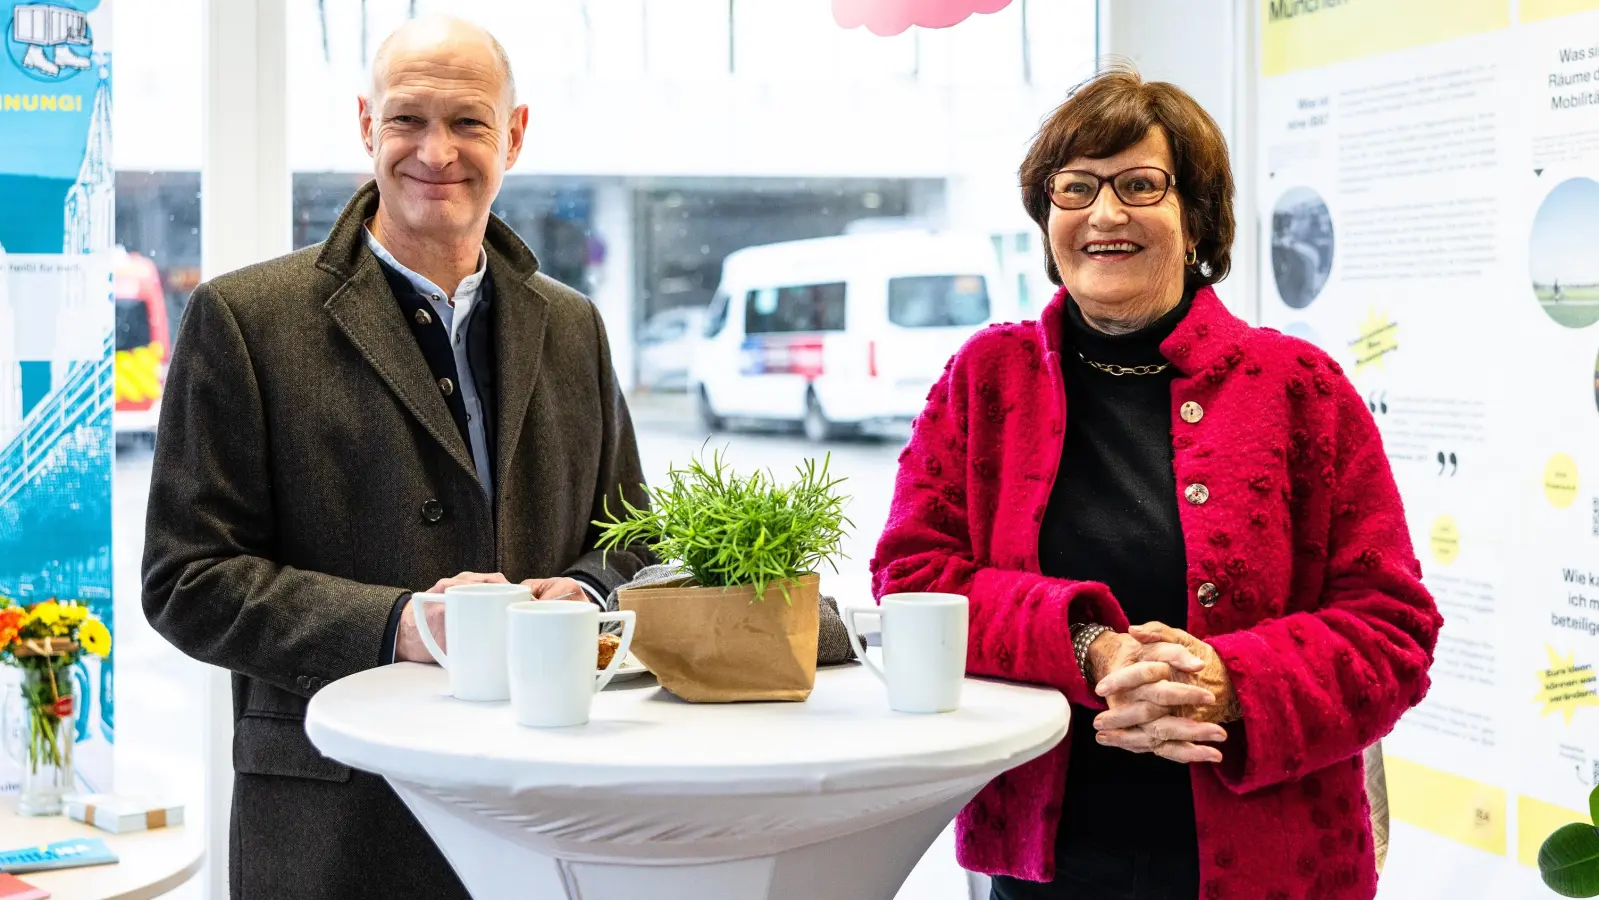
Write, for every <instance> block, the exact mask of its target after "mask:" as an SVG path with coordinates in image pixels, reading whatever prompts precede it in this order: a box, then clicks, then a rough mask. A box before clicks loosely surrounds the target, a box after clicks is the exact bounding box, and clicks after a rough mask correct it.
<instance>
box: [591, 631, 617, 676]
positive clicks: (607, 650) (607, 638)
mask: <svg viewBox="0 0 1599 900" xmlns="http://www.w3.org/2000/svg"><path fill="white" fill-rule="evenodd" d="M620 646H622V641H621V639H620V638H618V637H617V636H616V635H614V634H602V635H600V661H599V663H598V664H597V667H598V668H601V669H603V668H605V667H606V666H608V665H610V664H611V657H613V656H615V655H616V648H617V647H620Z"/></svg>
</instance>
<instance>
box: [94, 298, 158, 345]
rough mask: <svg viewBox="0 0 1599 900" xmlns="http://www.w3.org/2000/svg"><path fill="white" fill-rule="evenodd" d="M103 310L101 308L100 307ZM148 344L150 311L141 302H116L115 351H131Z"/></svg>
mask: <svg viewBox="0 0 1599 900" xmlns="http://www.w3.org/2000/svg"><path fill="white" fill-rule="evenodd" d="M102 308H103V307H102ZM148 343H150V311H149V309H147V308H146V307H145V305H144V301H143V300H122V299H118V300H117V349H118V350H133V349H136V348H138V347H143V346H145V345H146V344H148Z"/></svg>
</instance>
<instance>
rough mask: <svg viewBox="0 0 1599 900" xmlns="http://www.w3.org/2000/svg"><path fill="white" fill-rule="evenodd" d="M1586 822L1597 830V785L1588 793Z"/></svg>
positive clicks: (1598, 823) (1598, 824)
mask: <svg viewBox="0 0 1599 900" xmlns="http://www.w3.org/2000/svg"><path fill="white" fill-rule="evenodd" d="M1588 821H1590V822H1592V823H1593V827H1595V828H1599V784H1596V785H1594V788H1593V790H1592V791H1590V792H1589V793H1588Z"/></svg>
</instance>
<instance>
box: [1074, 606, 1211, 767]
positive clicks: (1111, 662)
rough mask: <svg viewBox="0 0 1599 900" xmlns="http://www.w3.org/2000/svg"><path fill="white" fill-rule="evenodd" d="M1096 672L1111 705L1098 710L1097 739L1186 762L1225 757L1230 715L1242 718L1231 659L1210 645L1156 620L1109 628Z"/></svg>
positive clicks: (1098, 643) (1097, 646)
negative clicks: (1125, 630) (1225, 725)
mask: <svg viewBox="0 0 1599 900" xmlns="http://www.w3.org/2000/svg"><path fill="white" fill-rule="evenodd" d="M1088 668H1089V680H1090V681H1092V682H1095V683H1096V684H1095V688H1094V692H1095V693H1096V694H1097V695H1099V696H1100V697H1102V698H1104V700H1105V702H1106V704H1107V705H1108V706H1109V709H1107V710H1105V711H1104V712H1102V713H1100V714H1099V715H1098V716H1096V717H1095V718H1094V728H1095V730H1096V731H1097V732H1098V735H1097V740H1098V741H1099V742H1100V743H1101V744H1105V745H1107V746H1111V747H1120V748H1121V749H1123V750H1130V751H1132V752H1134V753H1153V754H1155V755H1157V756H1160V757H1163V758H1165V759H1169V760H1172V761H1174V762H1180V763H1219V762H1221V761H1222V753H1221V750H1220V749H1218V748H1217V747H1215V746H1212V745H1214V744H1220V743H1222V742H1224V741H1226V740H1227V737H1228V735H1227V729H1225V728H1223V727H1222V723H1224V722H1230V721H1233V720H1234V719H1236V718H1237V711H1236V708H1235V707H1236V703H1237V700H1236V697H1235V695H1234V693H1233V689H1232V681H1231V679H1230V678H1229V677H1228V675H1227V668H1226V666H1224V665H1222V663H1221V660H1220V659H1219V658H1218V657H1217V656H1216V653H1215V651H1214V650H1212V649H1211V648H1210V645H1208V644H1206V643H1205V642H1204V641H1201V640H1199V639H1198V638H1196V637H1194V636H1193V635H1191V634H1189V633H1187V632H1186V631H1182V630H1180V629H1177V628H1172V627H1170V626H1167V625H1163V624H1161V623H1159V622H1151V623H1149V624H1147V625H1135V626H1133V627H1132V628H1131V629H1129V631H1128V633H1127V634H1121V633H1119V632H1114V631H1107V632H1105V633H1104V634H1102V635H1100V636H1099V637H1098V638H1097V639H1096V640H1095V641H1094V643H1093V645H1091V646H1090V647H1089V652H1088Z"/></svg>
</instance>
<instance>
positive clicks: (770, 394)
mask: <svg viewBox="0 0 1599 900" xmlns="http://www.w3.org/2000/svg"><path fill="white" fill-rule="evenodd" d="M1015 314H1016V310H1015V301H1014V299H1012V295H1011V294H1010V293H1009V291H1008V290H1007V285H1006V284H1005V280H1004V278H1002V276H1001V275H1000V268H999V260H998V256H997V254H996V252H995V249H994V244H993V242H992V241H991V240H990V239H989V238H988V237H986V236H983V235H978V234H960V233H939V232H929V231H894V232H866V233H859V234H848V235H843V236H840V237H828V238H816V239H814V240H805V241H790V242H787V243H781V244H767V245H764V246H759V247H748V248H745V249H743V250H739V251H736V252H734V253H732V254H730V255H729V256H728V257H727V260H726V261H725V262H724V263H723V264H722V281H721V285H720V286H719V287H718V288H717V291H716V295H715V297H713V298H712V300H711V305H710V308H709V309H708V310H707V312H706V316H705V332H704V335H705V336H704V340H703V342H702V343H701V344H700V345H699V348H698V351H697V352H696V353H695V358H694V362H693V363H692V364H691V367H690V370H689V389H690V390H691V391H692V392H694V394H695V396H696V399H697V402H698V404H699V410H700V417H701V420H702V422H703V423H704V424H705V425H706V426H707V427H710V428H712V429H719V428H723V427H725V424H726V422H727V420H729V419H764V420H769V421H771V420H775V421H786V422H799V423H802V424H803V427H804V431H805V435H806V436H807V437H808V438H810V439H811V440H813V441H823V440H826V439H828V438H830V437H834V436H837V435H842V434H848V433H851V432H856V431H861V430H867V429H869V430H877V429H878V428H880V427H884V426H887V427H889V428H893V427H894V426H897V425H898V426H902V425H904V424H908V423H909V422H910V420H911V419H913V418H915V416H916V415H917V414H918V413H920V412H921V411H922V407H923V406H924V405H925V404H926V401H927V392H928V390H929V388H931V387H932V385H933V382H934V381H936V380H937V379H938V376H939V375H940V374H941V373H942V372H943V370H944V364H945V362H947V361H948V360H949V358H950V357H951V356H953V355H954V353H955V351H956V350H959V349H960V346H961V344H962V343H964V342H965V341H966V339H967V338H969V337H971V336H972V335H973V334H974V333H976V332H977V331H978V330H979V329H981V328H983V327H984V326H986V325H988V324H990V323H992V322H1003V321H1010V320H1013V319H1014V318H1015V317H1016V315H1015Z"/></svg>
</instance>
